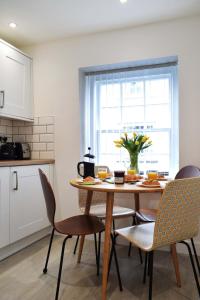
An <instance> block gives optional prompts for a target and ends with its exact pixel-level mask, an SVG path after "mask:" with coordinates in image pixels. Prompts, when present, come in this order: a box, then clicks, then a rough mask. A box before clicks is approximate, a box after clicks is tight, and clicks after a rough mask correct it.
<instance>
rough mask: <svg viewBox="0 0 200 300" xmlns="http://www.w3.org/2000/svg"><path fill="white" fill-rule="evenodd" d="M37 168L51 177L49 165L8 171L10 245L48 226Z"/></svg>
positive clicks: (14, 168) (13, 168)
mask: <svg viewBox="0 0 200 300" xmlns="http://www.w3.org/2000/svg"><path fill="white" fill-rule="evenodd" d="M38 168H41V169H42V170H43V171H44V172H45V173H46V175H47V176H48V177H51V169H50V168H51V165H36V166H21V167H12V168H11V169H10V178H11V189H10V243H13V242H15V241H18V240H20V239H22V238H24V237H26V236H29V235H31V234H33V233H35V232H37V231H39V230H41V229H43V228H45V227H47V226H48V225H49V221H48V219H47V214H46V206H45V200H44V196H43V192H42V187H41V183H40V177H39V173H38ZM49 179H50V181H51V178H49Z"/></svg>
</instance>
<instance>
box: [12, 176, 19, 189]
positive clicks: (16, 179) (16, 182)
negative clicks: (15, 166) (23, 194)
mask: <svg viewBox="0 0 200 300" xmlns="http://www.w3.org/2000/svg"><path fill="white" fill-rule="evenodd" d="M13 174H15V187H14V188H13V190H14V191H17V190H18V174H17V171H14V172H13Z"/></svg>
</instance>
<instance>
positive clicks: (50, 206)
mask: <svg viewBox="0 0 200 300" xmlns="http://www.w3.org/2000/svg"><path fill="white" fill-rule="evenodd" d="M39 174H40V180H41V184H42V190H43V194H44V198H45V203H46V208H47V216H48V219H49V222H50V223H51V225H52V226H53V227H54V218H55V212H56V201H55V197H54V193H53V190H52V187H51V185H50V183H49V181H48V179H47V176H46V175H45V174H44V172H43V171H42V170H41V169H39Z"/></svg>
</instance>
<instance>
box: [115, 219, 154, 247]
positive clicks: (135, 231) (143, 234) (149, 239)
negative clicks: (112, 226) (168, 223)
mask: <svg viewBox="0 0 200 300" xmlns="http://www.w3.org/2000/svg"><path fill="white" fill-rule="evenodd" d="M154 226H155V223H147V224H140V225H136V226H131V227H126V228H121V229H117V230H115V232H116V233H118V234H119V235H121V236H123V237H124V238H125V239H127V240H128V241H129V242H131V243H132V244H134V245H135V246H136V247H138V248H140V249H142V250H144V251H151V250H152V246H153V236H154Z"/></svg>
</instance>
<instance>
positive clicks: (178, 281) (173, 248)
mask: <svg viewBox="0 0 200 300" xmlns="http://www.w3.org/2000/svg"><path fill="white" fill-rule="evenodd" d="M170 248H171V256H172V260H173V264H174V269H175V274H176V284H177V286H178V287H181V275H180V270H179V262H178V256H177V252H176V244H172V245H171V246H170Z"/></svg>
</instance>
